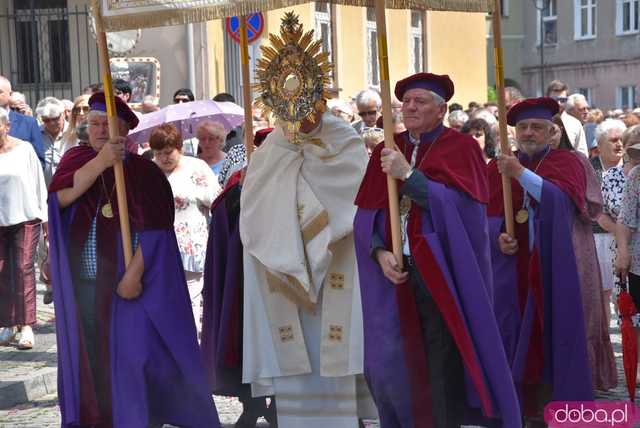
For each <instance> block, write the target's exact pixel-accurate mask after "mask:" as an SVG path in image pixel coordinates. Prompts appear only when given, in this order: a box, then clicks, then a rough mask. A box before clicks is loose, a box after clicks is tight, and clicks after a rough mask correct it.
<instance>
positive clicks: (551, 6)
mask: <svg viewBox="0 0 640 428" xmlns="http://www.w3.org/2000/svg"><path fill="white" fill-rule="evenodd" d="M543 3H544V9H542V11H540V10H538V44H540V13H542V32H543V37H544V44H545V45H555V44H557V43H558V4H557V0H543Z"/></svg>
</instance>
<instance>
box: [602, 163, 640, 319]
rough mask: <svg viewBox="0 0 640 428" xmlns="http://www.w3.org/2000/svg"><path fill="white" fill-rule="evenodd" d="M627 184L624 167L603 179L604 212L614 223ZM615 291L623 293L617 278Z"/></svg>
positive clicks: (615, 279) (615, 249) (614, 244)
mask: <svg viewBox="0 0 640 428" xmlns="http://www.w3.org/2000/svg"><path fill="white" fill-rule="evenodd" d="M626 182H627V177H625V175H624V170H623V166H622V165H620V166H616V167H613V168H610V169H609V170H607V172H605V173H604V176H603V177H602V199H603V200H604V207H603V212H604V213H605V214H608V215H610V216H611V218H612V219H613V221H617V219H618V216H619V215H620V208H621V206H622V197H623V194H624V186H625V183H626ZM616 252H617V248H616V243H615V241H613V243H612V244H611V254H612V255H613V259H612V260H611V263H612V264H613V263H614V261H615V257H616ZM613 290H614V293H615V295H616V300H617V296H618V295H619V294H620V292H621V291H622V284H621V283H620V278H618V276H616V277H615V278H614V283H613ZM632 321H633V325H634V327H640V314H636V315H634V316H633V317H632Z"/></svg>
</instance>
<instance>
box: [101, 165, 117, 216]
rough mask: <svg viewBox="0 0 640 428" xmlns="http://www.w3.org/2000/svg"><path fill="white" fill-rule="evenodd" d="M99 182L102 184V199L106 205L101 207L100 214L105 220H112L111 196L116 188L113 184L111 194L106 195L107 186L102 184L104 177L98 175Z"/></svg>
mask: <svg viewBox="0 0 640 428" xmlns="http://www.w3.org/2000/svg"><path fill="white" fill-rule="evenodd" d="M100 182H101V183H102V189H103V190H104V197H105V198H106V199H107V203H106V204H104V205H103V206H102V208H101V209H100V212H101V213H102V216H103V217H105V218H113V207H112V205H111V195H113V190H114V189H115V188H116V184H115V183H113V188H112V189H111V193H107V186H106V184H104V177H103V176H102V174H100Z"/></svg>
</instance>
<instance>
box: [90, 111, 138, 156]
mask: <svg viewBox="0 0 640 428" xmlns="http://www.w3.org/2000/svg"><path fill="white" fill-rule="evenodd" d="M87 123H88V126H87V134H88V136H89V145H90V146H91V147H92V148H93V150H95V151H96V152H99V151H100V149H101V148H102V146H104V145H105V143H106V142H108V141H109V120H108V118H107V116H106V115H100V114H91V113H89V119H88V120H87ZM118 132H119V133H120V136H121V137H126V136H127V134H128V133H129V128H128V126H127V123H126V122H125V121H124V120H121V119H118Z"/></svg>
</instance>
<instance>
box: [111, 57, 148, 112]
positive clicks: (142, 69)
mask: <svg viewBox="0 0 640 428" xmlns="http://www.w3.org/2000/svg"><path fill="white" fill-rule="evenodd" d="M109 64H110V68H111V76H112V78H114V79H123V80H126V81H127V82H129V84H130V85H131V99H130V100H129V104H131V105H132V107H134V108H135V107H138V106H139V105H140V103H142V100H143V99H144V97H145V96H146V95H153V96H154V97H156V99H159V98H160V61H158V60H157V59H156V58H150V57H149V58H146V57H145V58H111V59H110V60H109Z"/></svg>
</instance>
